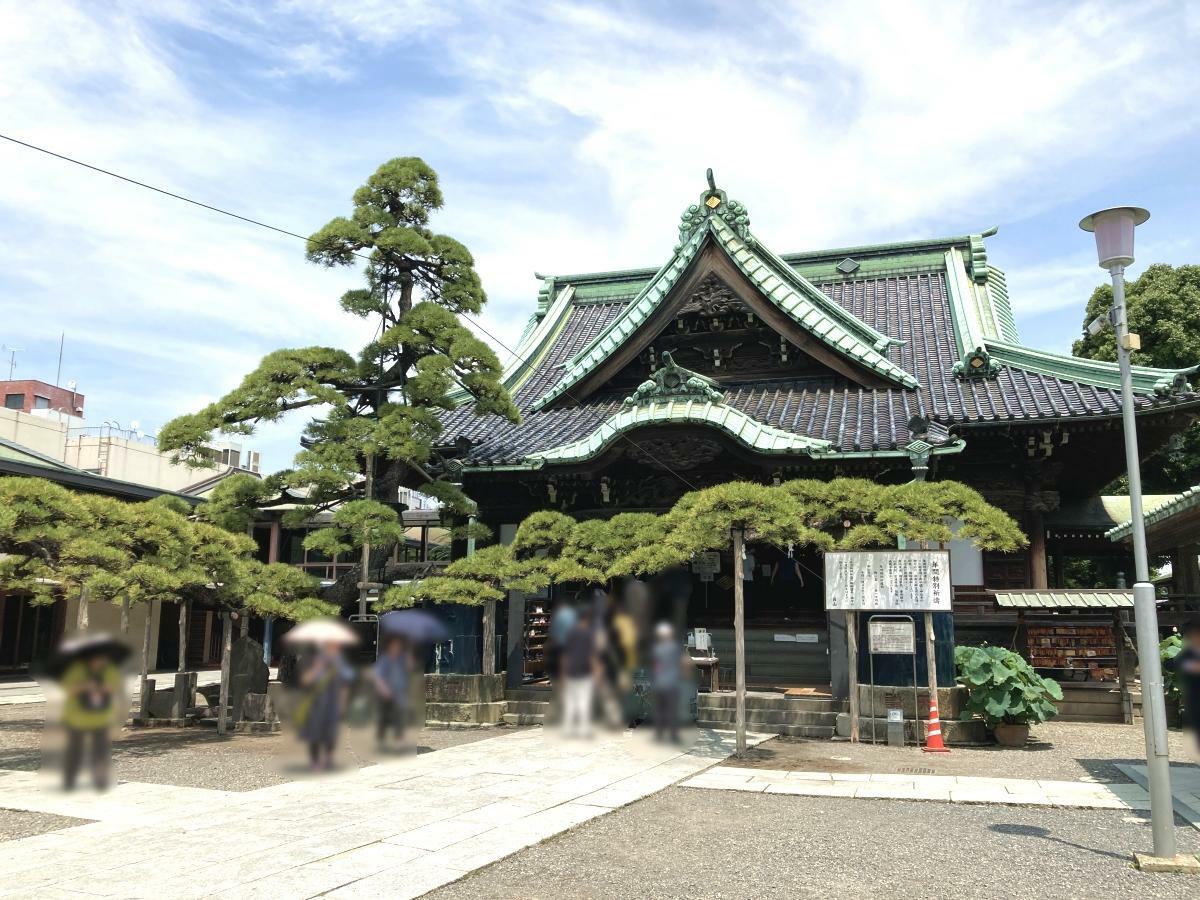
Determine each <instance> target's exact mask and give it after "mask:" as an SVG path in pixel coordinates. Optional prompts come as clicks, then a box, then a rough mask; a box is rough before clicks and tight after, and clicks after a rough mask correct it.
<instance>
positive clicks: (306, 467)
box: [159, 157, 518, 582]
mask: <svg viewBox="0 0 1200 900" xmlns="http://www.w3.org/2000/svg"><path fill="white" fill-rule="evenodd" d="M441 207H442V192H441V189H440V187H439V186H438V177H437V173H436V172H434V170H433V169H432V168H430V167H429V166H428V165H426V164H425V162H423V161H422V160H420V159H418V158H416V157H402V158H398V159H393V160H391V161H389V162H386V163H384V164H383V165H382V166H380V167H379V169H378V170H377V171H376V172H375V173H374V174H373V175H372V176H371V177H370V178H368V179H367V182H366V184H364V185H363V186H362V187H360V188H359V189H358V190H357V191H355V192H354V197H353V208H352V211H351V214H350V215H349V217H342V216H339V217H337V218H335V219H332V220H331V221H330V222H328V223H327V224H326V225H325V226H324V227H323V228H321V229H320V230H319V231H317V232H316V233H314V234H313V235H312V236H311V237H310V238H309V239H308V250H307V256H308V259H309V260H310V261H311V262H313V263H316V264H317V265H321V266H324V267H327V268H333V267H350V266H360V267H361V268H362V271H363V276H364V282H365V283H364V286H362V287H359V288H355V289H352V290H348V291H346V292H345V293H344V294H343V295H342V298H341V307H342V309H343V310H345V311H346V312H347V313H349V314H351V315H353V316H357V317H359V318H362V319H366V320H368V321H371V322H373V323H375V325H376V337H375V339H374V340H372V341H370V342H369V343H368V344H367V345H366V346H365V347H363V348H362V349H361V350H360V351H359V352H358V354H357V355H356V356H351V354H349V353H347V352H345V351H344V350H341V349H338V348H335V347H320V346H315V347H303V348H298V349H285V350H276V351H275V352H273V353H270V354H268V355H267V356H266V357H265V358H264V359H263V361H262V362H261V363H260V364H259V366H258V368H257V369H255V370H254V371H253V372H251V373H250V374H249V375H247V376H246V377H245V378H244V379H243V381H242V383H241V384H240V385H239V386H238V387H237V388H236V389H234V390H233V391H231V392H230V393H229V394H226V395H225V396H224V397H222V398H221V399H220V400H218V401H217V402H216V403H213V404H211V405H210V406H207V407H205V408H204V409H202V410H200V411H199V412H197V413H193V414H190V415H185V416H180V417H179V418H177V419H174V420H172V421H171V422H168V423H167V424H166V425H165V426H163V428H162V430H161V431H160V432H159V445H160V446H161V447H162V448H163V449H166V450H171V451H175V453H176V454H177V456H178V457H179V458H181V459H183V460H184V461H187V462H189V463H191V464H194V465H204V464H206V463H207V462H208V459H209V457H208V454H207V452H206V450H205V447H206V446H207V444H208V442H209V441H210V440H211V439H212V437H213V433H214V432H215V431H220V432H222V433H226V434H243V435H244V434H252V433H253V432H254V429H255V427H256V426H257V425H258V424H259V423H260V422H274V421H277V420H279V419H281V418H282V417H284V416H285V415H287V414H288V413H290V412H294V411H297V410H305V409H307V410H310V411H312V412H313V413H314V415H313V417H312V418H311V419H309V421H308V424H307V426H306V428H305V432H304V437H303V440H302V445H303V449H301V450H300V452H299V453H298V454H297V455H296V460H295V468H294V469H291V470H289V471H285V472H282V473H279V474H278V475H276V476H274V477H273V478H271V479H268V480H267V482H266V483H265V484H264V485H263V487H262V488H260V489H250V488H249V487H248V486H247V485H246V484H244V483H243V484H239V485H237V486H236V487H235V488H231V489H229V492H230V496H222V498H221V500H222V504H221V511H223V513H224V514H225V515H227V516H228V515H232V514H234V513H235V512H236V510H237V508H238V502H235V501H238V500H240V503H241V507H242V508H243V509H244V508H245V506H247V505H248V504H249V503H250V502H257V503H259V504H260V505H272V504H280V505H282V504H285V503H294V502H295V500H296V497H295V496H289V495H288V494H286V493H285V489H289V488H290V489H293V490H294V491H295V492H297V493H298V494H300V495H302V496H303V497H304V498H305V500H304V502H303V503H302V504H301V507H300V508H299V509H296V510H294V511H292V512H291V513H290V514H289V520H290V521H297V520H302V519H303V518H305V517H307V516H309V515H311V514H312V513H313V512H316V511H320V510H323V509H330V508H333V507H334V506H336V505H338V504H341V503H345V502H347V501H350V500H362V501H367V502H371V503H378V504H380V506H379V508H378V509H377V510H376V513H377V518H388V517H389V515H390V517H391V519H392V520H393V521H394V520H395V504H396V501H397V496H398V493H397V491H398V488H399V487H400V486H401V485H402V484H405V483H407V482H410V481H418V482H424V483H423V484H422V487H421V489H422V490H423V491H425V492H426V493H429V494H431V495H433V496H435V497H438V498H439V499H441V500H442V501H443V502H444V503H446V504H447V505H448V506H450V507H451V508H452V509H453V510H455V511H458V512H461V513H462V514H464V515H465V514H467V513H469V512H470V511H471V505H470V502H469V501H468V500H467V499H466V498H465V497H464V496H463V494H462V492H461V491H460V490H459V489H458V488H457V487H455V486H454V485H453V484H451V483H450V482H449V481H444V480H439V479H437V478H433V479H432V480H429V481H426V477H427V476H430V475H431V472H430V468H431V467H430V466H429V464H430V463H431V457H432V455H433V445H434V442H435V441H436V439H437V436H438V434H439V432H440V430H441V424H440V418H439V417H440V414H441V413H442V412H443V411H445V410H449V409H452V408H453V407H454V406H455V405H456V403H457V402H458V398H460V397H461V398H464V399H466V400H469V401H470V402H471V403H472V404H473V407H474V409H475V411H476V412H477V413H480V414H484V413H492V414H498V415H501V416H504V417H505V418H507V419H509V420H510V421H513V422H515V421H517V419H518V414H517V410H516V407H515V406H514V405H513V402H512V400H511V399H510V398H509V396H508V393H507V392H506V391H505V390H504V388H503V386H502V385H501V383H500V375H501V368H500V364H499V361H498V360H497V359H496V355H495V354H494V353H493V352H492V350H491V349H490V348H489V347H488V346H487V345H486V344H485V343H484V342H483V341H482V340H480V339H479V338H478V337H476V336H475V335H474V334H472V333H471V331H470V330H469V329H468V328H467V327H466V326H465V325H464V324H463V323H462V321H461V320H460V318H459V316H460V315H461V314H464V313H465V314H477V313H478V312H479V311H480V310H481V308H482V307H483V304H484V302H485V301H486V296H485V294H484V291H483V286H482V284H481V283H480V279H479V275H478V273H477V272H476V271H475V263H474V259H473V258H472V256H471V254H470V252H469V251H468V250H467V248H466V247H464V246H463V245H462V244H461V243H460V242H458V241H457V240H455V239H454V238H452V237H449V236H447V235H444V234H438V233H436V232H435V231H433V230H432V229H431V228H430V227H429V220H430V215H431V214H432V213H433V212H435V211H436V210H438V209H441ZM367 484H369V485H370V488H369V490H368V489H367V487H366V485H367ZM256 490H257V492H258V495H257V496H256ZM237 492H240V497H234V496H232V495H233V494H234V493H237ZM267 492H273V493H274V496H269V497H268V496H263V494H265V493H267ZM216 512H217V510H214V513H216ZM372 547H373V549H376V548H375V547H374V545H372ZM378 549H379V550H380V552H386V549H388V548H386V547H385V548H378ZM356 580H358V573H357V572H351V573H350V575H348V576H347V581H349V582H353V581H356Z"/></svg>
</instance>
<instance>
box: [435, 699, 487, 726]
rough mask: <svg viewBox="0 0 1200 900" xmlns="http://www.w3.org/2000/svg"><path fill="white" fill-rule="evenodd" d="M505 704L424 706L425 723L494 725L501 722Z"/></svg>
mask: <svg viewBox="0 0 1200 900" xmlns="http://www.w3.org/2000/svg"><path fill="white" fill-rule="evenodd" d="M506 708H507V704H505V703H504V702H503V701H500V702H496V703H444V702H440V701H436V702H427V703H426V704H425V721H426V722H427V723H430V724H433V723H437V724H464V725H495V724H496V723H498V722H500V721H501V718H502V717H503V715H504V713H505V710H506Z"/></svg>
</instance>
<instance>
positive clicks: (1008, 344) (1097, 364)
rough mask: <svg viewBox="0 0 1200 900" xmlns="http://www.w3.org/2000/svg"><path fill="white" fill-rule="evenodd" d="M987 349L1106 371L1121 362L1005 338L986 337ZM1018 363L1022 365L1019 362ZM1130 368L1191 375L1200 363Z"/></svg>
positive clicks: (1166, 373) (1149, 373)
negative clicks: (1058, 350) (1177, 367)
mask: <svg viewBox="0 0 1200 900" xmlns="http://www.w3.org/2000/svg"><path fill="white" fill-rule="evenodd" d="M984 344H985V347H984V349H986V350H992V349H995V350H999V351H1001V352H1002V353H1003V352H1005V351H1009V352H1014V353H1023V354H1028V355H1029V356H1034V357H1039V358H1041V359H1044V360H1047V361H1049V362H1061V363H1064V364H1066V365H1068V366H1075V367H1078V368H1081V369H1103V370H1104V371H1119V369H1120V363H1118V362H1116V361H1115V360H1107V359H1091V358H1089V357H1086V356H1076V355H1075V354H1073V353H1056V352H1055V351H1053V350H1043V349H1042V348H1040V347H1031V346H1029V345H1028V344H1023V343H1021V342H1020V341H1007V340H1004V339H1003V338H986V339H985V340H984ZM1016 365H1018V366H1019V365H1020V364H1019V363H1017V364H1016ZM1130 369H1131V370H1132V371H1133V372H1134V374H1142V375H1190V374H1193V373H1195V372H1200V363H1197V364H1196V365H1194V366H1185V367H1184V368H1180V369H1168V368H1160V367H1158V366H1142V365H1132V366H1130Z"/></svg>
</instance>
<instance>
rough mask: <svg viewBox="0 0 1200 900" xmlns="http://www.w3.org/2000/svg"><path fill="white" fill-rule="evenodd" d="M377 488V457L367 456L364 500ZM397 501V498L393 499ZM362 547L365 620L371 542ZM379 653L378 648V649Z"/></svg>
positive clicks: (361, 593) (361, 588) (360, 601)
mask: <svg viewBox="0 0 1200 900" xmlns="http://www.w3.org/2000/svg"><path fill="white" fill-rule="evenodd" d="M374 488H375V456H374V454H371V453H368V454H366V483H365V484H364V485H363V498H364V499H366V500H374V499H375V498H374V496H372V494H373V493H374ZM392 499H395V498H392ZM365 537H366V536H365V535H364V540H363V545H362V561H361V562H360V563H359V568H360V569H361V570H362V571H361V572H359V575H358V614H359V615H360V616H362V617H363V619H364V620H365V619H366V617H367V590H368V588H367V583H368V582H369V581H370V580H371V578H370V572H371V542H370V541H369V540H366V539H365ZM376 652H378V648H376Z"/></svg>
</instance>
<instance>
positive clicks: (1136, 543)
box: [1079, 206, 1177, 858]
mask: <svg viewBox="0 0 1200 900" xmlns="http://www.w3.org/2000/svg"><path fill="white" fill-rule="evenodd" d="M1149 218H1150V213H1148V212H1147V211H1146V210H1144V209H1138V208H1137V207H1132V206H1122V207H1115V208H1113V209H1104V210H1101V211H1100V212H1097V213H1093V214H1092V215H1090V216H1088V217H1086V218H1085V219H1083V220H1082V221H1081V222H1080V223H1079V227H1080V228H1082V229H1083V230H1084V231H1090V232H1094V233H1095V235H1096V251H1097V253H1098V255H1099V259H1100V268H1102V269H1107V270H1108V272H1109V274H1110V275H1111V276H1112V286H1113V307H1112V324H1113V327H1114V328H1115V329H1116V337H1117V360H1118V363H1119V365H1120V370H1121V419H1122V422H1123V425H1124V431H1125V466H1126V469H1127V470H1128V473H1129V514H1130V517H1131V519H1132V523H1133V564H1134V572H1135V581H1134V585H1133V614H1134V623H1135V627H1136V629H1137V650H1138V665H1139V668H1140V669H1141V676H1142V724H1143V726H1144V728H1145V734H1146V772H1147V775H1148V776H1149V779H1150V824H1151V830H1152V832H1153V840H1154V855H1155V856H1156V857H1159V858H1173V857H1175V855H1176V853H1177V850H1176V844H1175V812H1174V809H1173V800H1172V797H1171V772H1170V764H1169V760H1168V755H1167V713H1166V705H1165V704H1164V702H1163V680H1162V663H1161V660H1160V659H1159V653H1158V643H1159V637H1158V611H1157V609H1156V608H1155V605H1154V586H1153V585H1151V584H1150V564H1149V559H1148V555H1147V552H1146V521H1145V519H1144V518H1143V516H1142V473H1141V468H1140V465H1139V463H1138V440H1137V423H1136V421H1135V419H1134V406H1133V404H1134V397H1133V373H1132V370H1131V363H1130V359H1129V357H1130V354H1131V353H1132V352H1133V351H1134V350H1136V349H1138V348H1139V347H1140V346H1141V345H1140V341H1139V338H1138V336H1137V335H1136V334H1130V332H1129V320H1128V317H1127V315H1126V310H1125V267H1126V266H1127V265H1129V264H1130V263H1132V262H1133V230H1134V228H1135V227H1136V226H1138V225H1141V224H1142V223H1143V222H1145V221H1146V220H1147V219H1149Z"/></svg>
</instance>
